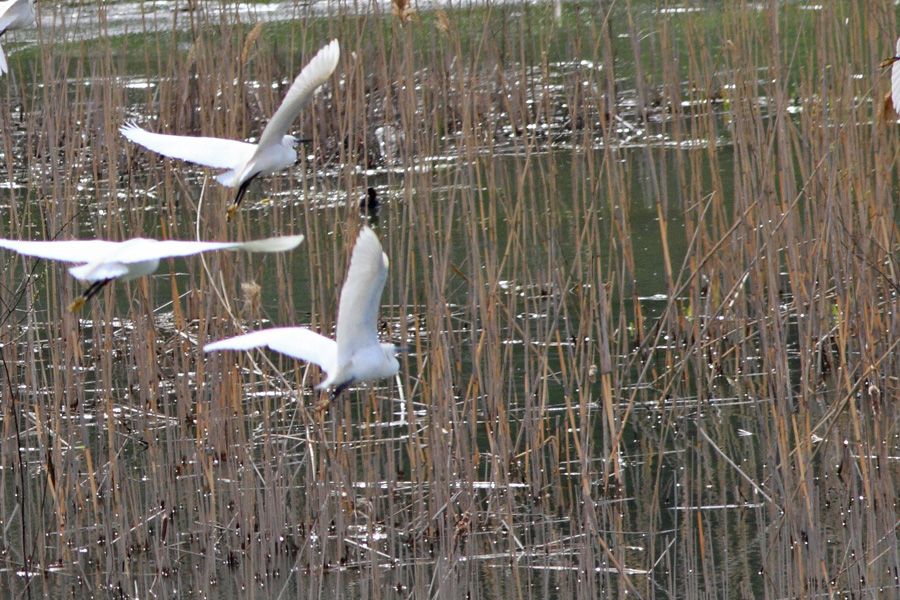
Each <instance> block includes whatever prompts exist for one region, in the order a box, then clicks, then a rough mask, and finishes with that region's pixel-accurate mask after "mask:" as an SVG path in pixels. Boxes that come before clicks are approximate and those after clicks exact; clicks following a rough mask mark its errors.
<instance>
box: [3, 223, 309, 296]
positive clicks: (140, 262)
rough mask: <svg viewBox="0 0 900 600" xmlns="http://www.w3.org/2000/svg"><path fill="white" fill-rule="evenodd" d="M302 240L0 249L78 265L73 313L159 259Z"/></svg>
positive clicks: (268, 248) (275, 248)
mask: <svg viewBox="0 0 900 600" xmlns="http://www.w3.org/2000/svg"><path fill="white" fill-rule="evenodd" d="M302 241H303V236H302V235H292V236H282V237H274V238H267V239H263V240H255V241H251V242H192V241H178V240H162V241H160V240H151V239H146V238H134V239H131V240H126V241H123V242H109V241H105V240H60V241H46V242H31V241H20V240H6V239H0V248H6V249H7V250H13V251H15V252H18V253H19V254H24V255H26V256H36V257H38V258H46V259H50V260H59V261H63V262H70V263H78V264H77V265H76V266H74V267H70V268H69V273H70V274H71V275H72V277H74V278H75V279H78V280H79V281H86V282H89V283H90V284H91V285H90V286H89V287H88V289H87V290H86V291H85V292H84V294H82V296H81V297H80V298H79V299H78V300H76V301H75V302H74V303H73V304H72V306H71V307H70V308H71V309H72V310H77V309H78V308H80V307H81V306H82V305H84V303H85V302H86V301H87V300H89V299H90V298H91V297H93V296H94V295H96V294H97V292H99V291H100V289H101V288H102V287H103V286H104V285H106V284H107V283H109V282H110V281H112V280H113V279H120V280H122V281H128V280H131V279H136V278H138V277H143V276H144V275H149V274H150V273H153V272H154V271H156V269H157V268H158V267H159V261H160V259H163V258H169V257H176V256H190V255H192V254H199V253H201V252H208V251H210V250H246V251H248V252H285V251H287V250H292V249H294V248H296V247H297V246H299V245H300V243H301V242H302Z"/></svg>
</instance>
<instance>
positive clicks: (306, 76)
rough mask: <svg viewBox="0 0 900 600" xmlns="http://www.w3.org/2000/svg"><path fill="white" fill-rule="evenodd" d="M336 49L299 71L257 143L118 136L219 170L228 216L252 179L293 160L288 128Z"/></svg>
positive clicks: (127, 131)
mask: <svg viewBox="0 0 900 600" xmlns="http://www.w3.org/2000/svg"><path fill="white" fill-rule="evenodd" d="M340 54H341V52H340V46H339V45H338V42H337V40H332V41H331V42H330V43H329V44H328V45H326V46H325V47H323V48H322V49H321V50H319V52H318V53H317V54H316V55H315V56H314V57H313V59H312V60H311V61H309V64H307V65H306V67H304V68H303V70H302V71H300V74H299V75H297V78H296V79H294V82H293V83H292V84H291V87H290V89H289V90H288V92H287V94H286V95H285V97H284V100H282V101H281V105H280V106H279V107H278V110H276V111H275V114H274V115H272V118H271V119H270V120H269V123H268V124H267V125H266V127H265V129H263V132H262V135H261V136H260V138H259V143H257V144H250V143H248V142H240V141H237V140H228V139H222V138H213V137H193V136H182V135H166V134H161V133H152V132H150V131H147V130H145V129H142V128H140V127H138V126H137V125H135V124H133V123H128V124H126V125H124V126H123V127H122V128H121V129H120V130H119V131H121V133H122V135H124V136H125V137H126V138H128V139H129V140H131V141H132V142H134V143H136V144H138V145H140V146H143V147H144V148H147V149H148V150H152V151H154V152H157V153H159V154H162V155H163V156H168V157H170V158H177V159H180V160H186V161H188V162H192V163H196V164H200V165H203V166H206V167H211V168H213V169H224V172H223V173H220V174H219V175H218V176H217V177H216V180H217V181H218V182H219V183H221V184H222V185H224V186H227V187H237V188H238V192H237V195H236V196H235V199H234V204H233V205H232V206H231V208H229V216H230V215H231V214H232V213H233V212H234V210H236V209H237V206H238V205H239V204H240V202H241V199H242V198H243V197H244V193H245V192H246V190H247V186H248V185H249V184H250V182H251V181H252V180H253V179H254V178H255V177H257V176H258V175H267V174H269V173H274V172H275V171H280V170H282V169H286V168H288V167H290V166H291V165H293V164H294V163H295V162H296V161H297V151H296V150H295V146H296V144H297V140H296V138H294V137H293V136H291V135H287V131H288V128H289V127H290V126H291V123H293V122H294V120H295V119H296V118H297V115H298V114H300V111H301V110H303V108H304V107H305V106H306V105H307V104H309V102H310V100H312V98H313V95H314V94H315V92H316V90H317V89H319V87H321V86H322V84H323V83H325V82H326V81H327V80H328V78H329V77H331V74H332V73H333V72H334V70H335V68H336V67H337V63H338V59H339V58H340Z"/></svg>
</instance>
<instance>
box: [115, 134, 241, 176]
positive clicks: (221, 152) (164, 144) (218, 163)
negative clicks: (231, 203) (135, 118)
mask: <svg viewBox="0 0 900 600" xmlns="http://www.w3.org/2000/svg"><path fill="white" fill-rule="evenodd" d="M119 132H121V134H122V135H124V136H125V137H126V138H128V139H129V140H130V141H132V142H134V143H135V144H138V145H139V146H143V147H144V148H147V149H148V150H152V151H153V152H156V153H158V154H162V155H163V156H168V157H169V158H177V159H179V160H186V161H188V162H192V163H196V164H198V165H203V166H206V167H212V168H213V169H237V168H238V167H240V166H242V165H243V164H244V163H246V162H247V160H249V159H250V157H251V156H253V153H254V152H255V151H256V144H250V143H247V142H239V141H237V140H226V139H223V138H214V137H194V136H189V135H166V134H163V133H152V132H150V131H147V130H146V129H142V128H140V127H138V126H137V125H135V124H134V123H127V124H125V125H123V126H122V127H121V128H119Z"/></svg>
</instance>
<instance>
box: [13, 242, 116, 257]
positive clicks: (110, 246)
mask: <svg viewBox="0 0 900 600" xmlns="http://www.w3.org/2000/svg"><path fill="white" fill-rule="evenodd" d="M120 245H121V242H108V241H105V240H55V241H37V242H32V241H22V240H4V239H0V248H6V249H7V250H13V251H15V252H18V253H19V254H25V255H26V256H36V257H38V258H46V259H49V260H61V261H65V262H71V263H89V262H92V261H96V260H97V258H99V257H102V256H107V255H109V254H111V253H113V252H115V251H116V249H117V248H118V247H119V246H120Z"/></svg>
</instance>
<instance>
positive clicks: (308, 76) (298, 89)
mask: <svg viewBox="0 0 900 600" xmlns="http://www.w3.org/2000/svg"><path fill="white" fill-rule="evenodd" d="M340 57H341V49H340V46H339V45H338V41H337V40H331V42H330V43H329V44H328V45H327V46H325V47H323V48H322V49H321V50H319V52H318V53H316V55H315V56H314V57H313V59H312V60H311V61H309V64H307V65H306V66H305V67H303V70H302V71H300V74H299V75H297V77H296V79H294V83H292V84H291V87H290V89H289V90H288V93H287V94H286V95H285V96H284V100H282V101H281V105H280V106H279V107H278V110H276V111H275V114H274V115H272V118H271V119H270V120H269V122H268V124H267V125H266V128H265V129H263V132H262V135H261V136H260V137H259V147H260V148H265V147H266V146H269V145H270V144H276V143H281V138H282V137H284V135H285V134H286V133H287V130H288V128H289V127H290V126H291V123H293V122H294V119H296V118H297V115H298V114H300V111H301V110H303V107H304V106H306V105H307V104H309V101H310V100H312V97H313V94H315V93H316V90H317V89H319V87H320V86H321V85H322V84H323V83H325V82H326V81H327V80H328V78H329V77H331V74H332V73H334V70H335V68H337V64H338V59H339V58H340Z"/></svg>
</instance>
